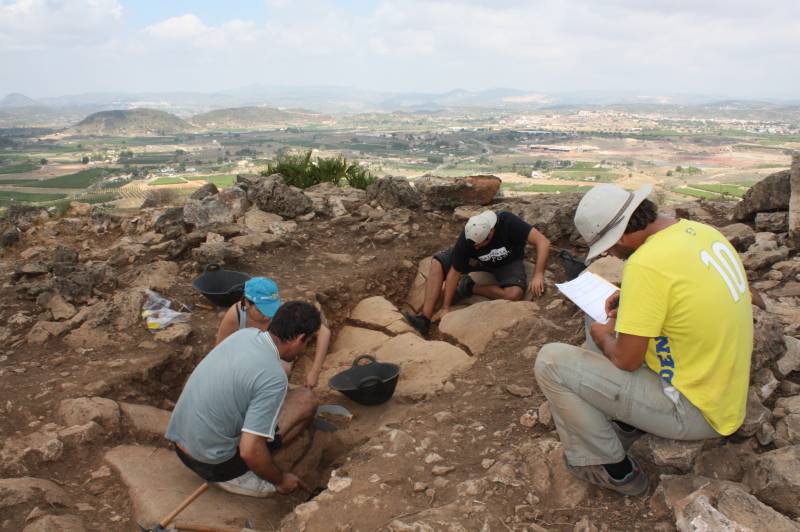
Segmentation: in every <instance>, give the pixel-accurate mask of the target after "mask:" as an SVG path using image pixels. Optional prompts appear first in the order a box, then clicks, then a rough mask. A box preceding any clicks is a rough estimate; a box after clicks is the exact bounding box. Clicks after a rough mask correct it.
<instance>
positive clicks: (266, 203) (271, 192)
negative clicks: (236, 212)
mask: <svg viewBox="0 0 800 532" xmlns="http://www.w3.org/2000/svg"><path fill="white" fill-rule="evenodd" d="M251 183H252V184H251V185H250V186H248V189H247V197H248V198H249V199H250V201H252V202H253V203H255V204H256V205H258V208H259V209H261V210H262V211H266V212H272V213H275V214H278V215H280V216H283V217H285V218H296V217H298V216H300V215H302V214H306V213H307V212H310V211H311V209H312V207H313V204H312V203H311V199H309V198H308V196H306V195H305V194H303V192H302V191H301V190H299V189H297V188H294V187H290V186H289V185H287V184H286V182H285V181H284V179H283V176H282V175H281V174H273V175H271V176H259V177H257V178H255V179H253V180H252V182H251Z"/></svg>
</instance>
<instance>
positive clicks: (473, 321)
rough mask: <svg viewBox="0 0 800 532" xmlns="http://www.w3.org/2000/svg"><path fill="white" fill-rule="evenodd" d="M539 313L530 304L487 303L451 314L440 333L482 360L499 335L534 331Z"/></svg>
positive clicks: (440, 326)
mask: <svg viewBox="0 0 800 532" xmlns="http://www.w3.org/2000/svg"><path fill="white" fill-rule="evenodd" d="M538 310H539V307H538V305H537V304H536V303H533V302H530V301H506V300H494V301H485V302H482V303H476V304H474V305H470V306H469V307H467V308H463V309H458V310H452V311H450V312H449V313H447V314H446V315H445V317H444V318H442V321H441V323H440V324H439V330H440V331H441V332H443V333H444V334H448V335H450V336H452V337H454V338H455V339H456V340H458V341H459V342H460V343H461V344H463V345H465V346H467V348H469V350H470V351H471V352H472V354H473V355H475V356H480V355H482V354H483V353H484V351H485V349H486V347H487V345H488V344H489V342H491V340H492V339H493V338H494V335H495V334H496V333H497V332H498V331H509V330H512V329H516V328H518V327H519V328H524V329H526V330H527V329H530V328H532V327H535V326H536V320H537V317H538Z"/></svg>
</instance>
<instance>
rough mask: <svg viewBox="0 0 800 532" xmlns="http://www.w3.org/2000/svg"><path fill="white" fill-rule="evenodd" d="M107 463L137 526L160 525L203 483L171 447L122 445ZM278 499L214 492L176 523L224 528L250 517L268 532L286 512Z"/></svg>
mask: <svg viewBox="0 0 800 532" xmlns="http://www.w3.org/2000/svg"><path fill="white" fill-rule="evenodd" d="M105 461H106V462H107V463H108V464H109V465H110V466H111V467H113V468H114V469H115V470H116V471H117V472H118V473H119V476H120V479H121V480H122V482H123V483H124V484H125V486H126V487H127V488H128V493H129V496H130V500H131V502H132V505H133V521H135V522H141V523H156V522H158V520H159V519H161V518H162V517H164V515H166V514H167V513H169V512H170V511H171V510H173V509H174V508H175V507H177V506H178V504H180V502H181V501H183V500H184V499H185V498H186V497H187V496H189V494H191V493H192V492H193V491H194V490H196V489H197V488H198V486H200V484H201V483H202V480H201V479H200V478H199V477H198V476H197V475H195V474H194V473H192V471H191V470H190V469H188V468H187V467H186V466H184V465H183V464H182V463H181V462H180V460H178V459H177V457H176V456H175V453H174V452H173V451H170V450H168V449H163V448H155V447H150V446H147V445H121V446H119V447H115V448H113V449H111V450H110V451H108V452H106V454H105ZM165 486H168V487H169V489H165ZM277 499H278V498H277V497H273V498H267V499H258V498H253V497H242V496H238V495H233V494H230V493H227V492H225V491H222V490H220V489H215V488H211V489H209V490H208V491H207V492H206V493H204V494H203V496H202V497H201V498H200V500H199V501H197V503H196V504H190V505H189V506H188V507H187V508H186V509H185V510H184V511H183V512H181V515H180V517H179V519H178V520H179V521H184V522H193V523H202V524H203V525H206V526H209V527H225V526H230V524H231V523H242V522H243V520H244V518H248V519H250V520H251V522H252V527H253V528H254V529H258V530H269V529H270V526H271V523H277V522H278V521H279V520H280V518H281V517H282V516H283V515H284V514H285V513H286V506H285V505H284V503H282V501H279V500H277Z"/></svg>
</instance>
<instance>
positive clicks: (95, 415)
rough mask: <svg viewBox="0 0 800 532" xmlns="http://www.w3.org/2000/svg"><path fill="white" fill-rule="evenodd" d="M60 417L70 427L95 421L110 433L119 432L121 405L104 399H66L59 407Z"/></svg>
mask: <svg viewBox="0 0 800 532" xmlns="http://www.w3.org/2000/svg"><path fill="white" fill-rule="evenodd" d="M58 415H59V418H60V419H61V421H62V422H63V423H64V424H65V425H66V426H68V427H71V426H73V425H84V424H86V423H88V422H90V421H95V422H97V423H99V424H100V425H102V426H103V428H105V429H106V430H107V431H109V432H112V433H116V432H117V431H118V430H119V405H118V404H117V403H116V402H115V401H112V400H111V399H105V398H103V397H79V398H77V399H64V400H62V401H61V403H60V404H59V406H58Z"/></svg>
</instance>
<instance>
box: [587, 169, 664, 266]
mask: <svg viewBox="0 0 800 532" xmlns="http://www.w3.org/2000/svg"><path fill="white" fill-rule="evenodd" d="M652 190H653V185H644V186H643V187H642V188H640V189H639V190H637V191H636V192H630V191H627V190H625V189H624V188H620V187H618V186H616V185H609V184H602V185H597V186H596V187H594V188H592V190H590V191H589V192H587V193H586V194H585V195H584V196H583V198H581V202H580V203H579V204H578V209H577V210H576V211H575V227H576V228H577V229H578V232H579V233H580V234H581V236H582V237H583V239H584V240H585V241H586V243H587V244H589V254H588V255H587V256H586V260H587V262H588V261H590V260H592V259H593V258H595V257H597V256H598V255H600V254H601V253H603V252H604V251H607V250H608V249H610V248H611V247H613V246H614V244H616V243H617V242H618V241H619V239H620V238H622V235H623V234H624V233H625V228H626V227H628V221H629V220H630V219H631V215H632V214H633V211H635V210H636V208H637V207H639V204H641V203H642V202H643V201H644V200H645V199H646V198H647V196H648V195H649V194H650V192H652Z"/></svg>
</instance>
